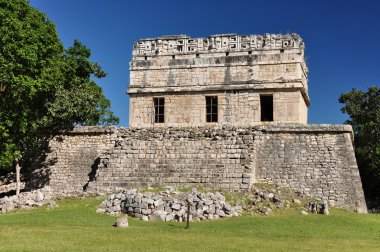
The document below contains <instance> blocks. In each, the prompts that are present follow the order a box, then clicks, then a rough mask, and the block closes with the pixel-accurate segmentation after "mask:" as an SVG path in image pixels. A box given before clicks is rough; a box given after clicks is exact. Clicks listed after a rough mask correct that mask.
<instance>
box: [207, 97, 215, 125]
mask: <svg viewBox="0 0 380 252" xmlns="http://www.w3.org/2000/svg"><path fill="white" fill-rule="evenodd" d="M206 121H207V122H218V96H206Z"/></svg>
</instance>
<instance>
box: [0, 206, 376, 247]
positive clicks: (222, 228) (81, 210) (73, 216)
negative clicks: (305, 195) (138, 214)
mask: <svg viewBox="0 0 380 252" xmlns="http://www.w3.org/2000/svg"><path fill="white" fill-rule="evenodd" d="M100 201H101V200H99V199H86V200H69V199H67V200H64V201H61V202H59V207H58V208H54V209H50V210H49V209H47V208H39V209H35V210H28V211H18V212H14V213H8V214H3V215H0V251H380V215H375V214H371V215H370V214H368V215H359V214H354V213H348V212H345V211H342V210H332V213H331V215H329V216H321V215H318V216H317V215H309V216H302V215H300V214H299V213H298V211H286V212H279V213H276V214H275V215H272V216H243V217H237V218H230V219H223V220H217V221H208V222H197V223H191V226H190V230H185V229H184V223H174V222H173V223H172V222H170V223H168V222H166V223H162V222H161V223H152V222H143V221H140V220H136V219H133V218H130V219H129V225H130V227H129V228H128V229H123V230H122V229H117V228H114V227H113V224H114V222H115V217H110V216H106V215H102V214H96V213H95V206H96V205H97V204H99V203H100Z"/></svg>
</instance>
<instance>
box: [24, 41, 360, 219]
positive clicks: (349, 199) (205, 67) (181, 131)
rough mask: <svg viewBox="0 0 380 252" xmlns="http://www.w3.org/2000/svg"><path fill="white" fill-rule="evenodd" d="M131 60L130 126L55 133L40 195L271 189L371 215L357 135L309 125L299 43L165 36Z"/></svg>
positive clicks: (138, 49) (141, 44) (139, 47)
mask: <svg viewBox="0 0 380 252" xmlns="http://www.w3.org/2000/svg"><path fill="white" fill-rule="evenodd" d="M132 53H133V59H132V61H131V62H130V68H131V71H130V75H131V78H130V80H131V83H130V85H129V88H128V93H129V95H130V127H129V128H117V127H75V128H74V129H73V130H68V131H63V132H61V133H60V134H58V135H57V136H56V137H54V139H53V140H51V141H50V144H49V149H50V153H49V154H48V156H47V158H46V160H45V162H44V163H43V164H42V166H44V167H45V168H44V169H42V171H43V172H41V173H42V174H44V175H45V179H41V176H39V179H38V183H40V184H41V181H43V183H42V186H43V185H49V186H50V187H51V188H52V189H53V190H54V191H55V192H62V193H65V194H67V193H71V192H83V191H86V192H96V193H114V192H118V191H123V190H127V189H130V188H140V187H150V186H153V187H154V186H168V185H170V186H188V187H205V188H213V189H217V190H227V191H246V190H250V188H251V187H252V186H253V185H254V184H256V183H264V184H273V185H276V186H281V187H283V188H290V189H294V190H297V191H300V192H301V193H303V194H304V195H307V196H310V197H316V198H318V199H321V200H325V201H326V202H328V204H329V205H331V206H336V207H342V208H346V209H352V210H356V211H358V212H366V211H367V208H366V203H365V199H364V194H363V189H362V184H361V180H360V175H359V171H358V167H357V164H356V159H355V155H354V149H353V145H352V142H353V132H352V128H351V126H349V125H327V124H307V109H308V106H309V104H310V101H309V97H308V85H307V67H306V64H305V60H304V44H303V42H302V39H301V38H300V36H298V35H296V34H287V35H263V36H260V35H249V36H238V35H234V34H228V35H214V36H210V37H209V38H199V39H193V38H190V37H188V36H184V35H180V36H165V37H159V38H156V39H143V40H140V41H138V42H137V43H135V45H134V48H133V52H132ZM40 175H41V174H40ZM32 182H33V181H32ZM32 182H30V183H32Z"/></svg>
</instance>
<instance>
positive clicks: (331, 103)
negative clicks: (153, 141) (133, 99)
mask: <svg viewBox="0 0 380 252" xmlns="http://www.w3.org/2000/svg"><path fill="white" fill-rule="evenodd" d="M30 3H31V5H32V6H34V7H36V8H37V9H39V10H40V11H42V12H44V13H46V14H47V16H48V17H49V18H50V19H51V20H52V21H53V22H54V23H55V25H56V26H57V30H58V34H59V36H60V38H61V40H62V42H63V43H64V45H65V46H66V47H69V46H70V45H72V43H73V40H74V39H78V40H80V41H81V42H83V43H84V44H85V45H86V46H87V47H89V48H90V49H91V51H92V58H91V59H92V60H93V61H95V62H98V63H99V64H100V65H101V66H102V67H103V69H104V70H105V71H106V72H108V76H107V77H106V78H104V79H102V80H99V81H98V83H99V85H100V86H101V87H102V88H103V90H104V93H105V95H106V96H107V97H108V98H109V99H110V100H111V103H112V109H113V111H114V112H115V113H116V115H117V116H119V117H120V119H121V122H120V125H121V126H128V112H129V105H128V104H129V99H128V95H126V93H125V91H126V87H127V84H128V83H129V65H128V64H129V61H130V60H131V51H132V45H133V43H134V42H135V41H137V40H139V39H140V38H146V37H158V36H162V35H173V34H187V35H190V36H191V37H207V36H208V35H211V34H218V33H237V34H264V33H293V32H295V33H298V34H300V35H301V37H302V38H303V40H304V41H305V44H306V53H305V54H306V60H307V65H308V68H309V96H310V99H311V106H310V108H309V123H333V124H339V123H343V122H344V121H345V120H346V119H347V116H345V115H344V114H342V113H341V112H340V108H341V107H342V106H341V104H339V102H338V97H339V96H340V94H341V93H342V92H346V91H349V90H351V88H353V87H356V88H358V89H362V90H365V89H367V87H369V86H373V85H377V86H379V85H380V0H357V1H354V0H345V1H344V0H319V1H317V0H315V1H308V0H294V1H292V0H287V1H281V0H277V1H276V0H265V1H264V0H260V1H254V0H252V1H248V0H246V1H243V0H235V1H224V0H218V1H217V0H213V1H206V0H191V1H174V0H173V1H169V0H161V1H157V0H156V1H151V0H144V1H136V0H134V1H129V0H112V1H111V0H108V1H106V0H64V1H62V0H31V1H30Z"/></svg>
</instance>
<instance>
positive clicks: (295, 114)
mask: <svg viewBox="0 0 380 252" xmlns="http://www.w3.org/2000/svg"><path fill="white" fill-rule="evenodd" d="M307 72H308V70H307V67H306V64H305V59H304V43H303V41H302V39H301V38H300V36H298V35H297V34H287V35H281V34H265V35H264V36H261V35H246V36H240V35H236V34H221V35H212V36H209V37H208V38H191V37H189V36H186V35H178V36H163V37H159V38H152V39H142V40H139V41H138V42H136V43H135V44H134V48H133V58H132V61H131V62H130V85H129V88H128V94H129V95H130V126H131V127H167V126H170V127H183V126H188V127H193V126H213V125H215V124H218V125H219V124H223V125H230V126H252V125H257V124H278V123H296V124H306V123H307V108H308V106H309V104H310V101H309V96H308V83H307Z"/></svg>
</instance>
